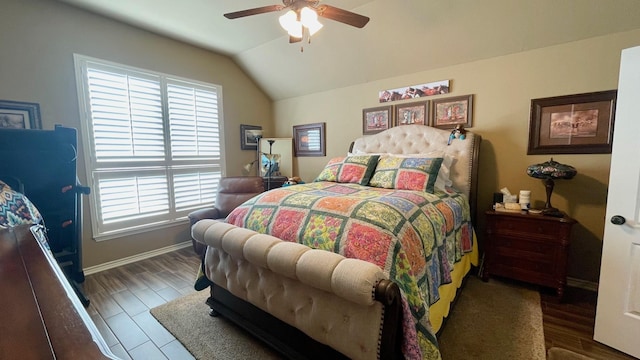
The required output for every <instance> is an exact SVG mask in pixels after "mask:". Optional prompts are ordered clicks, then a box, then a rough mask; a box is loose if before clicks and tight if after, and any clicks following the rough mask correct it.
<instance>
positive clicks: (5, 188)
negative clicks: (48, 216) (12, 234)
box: [0, 180, 42, 228]
mask: <svg viewBox="0 0 640 360" xmlns="http://www.w3.org/2000/svg"><path fill="white" fill-rule="evenodd" d="M40 221H42V216H41V215H40V212H38V209H36V207H35V206H33V204H32V203H31V201H29V199H27V197H26V196H24V195H23V194H21V193H19V192H17V191H14V190H12V189H11V188H10V187H9V185H7V184H6V183H4V182H3V181H1V180H0V228H8V227H13V226H17V225H21V224H37V223H39V222H40Z"/></svg>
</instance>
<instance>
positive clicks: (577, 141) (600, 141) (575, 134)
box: [527, 90, 618, 155]
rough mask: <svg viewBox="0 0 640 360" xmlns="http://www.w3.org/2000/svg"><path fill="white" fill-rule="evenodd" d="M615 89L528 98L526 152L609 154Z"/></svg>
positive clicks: (529, 153) (615, 96)
mask: <svg viewBox="0 0 640 360" xmlns="http://www.w3.org/2000/svg"><path fill="white" fill-rule="evenodd" d="M617 93H618V92H617V90H608V91H598V92H592V93H584V94H575V95H566V96H555V97H548V98H542V99H533V100H531V119H530V121H529V148H528V150H527V154H528V155H533V154H610V153H611V144H612V142H613V123H614V116H615V110H616V109H615V108H616V98H617Z"/></svg>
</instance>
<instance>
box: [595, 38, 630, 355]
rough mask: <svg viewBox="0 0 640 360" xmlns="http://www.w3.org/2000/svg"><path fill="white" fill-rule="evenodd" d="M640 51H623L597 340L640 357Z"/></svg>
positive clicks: (596, 327) (599, 297)
mask: <svg viewBox="0 0 640 360" xmlns="http://www.w3.org/2000/svg"><path fill="white" fill-rule="evenodd" d="M639 143H640V47H635V48H631V49H625V50H623V51H622V61H621V64H620V79H619V81H618V103H617V105H616V116H615V127H614V136H613V153H612V155H611V173H610V176H609V194H608V197H607V213H606V225H605V228H604V241H603V242H604V244H603V248H602V263H601V270H600V281H599V282H600V285H599V289H598V306H597V311H596V325H595V333H594V339H595V340H596V341H599V342H601V343H604V344H606V345H609V346H611V347H613V348H615V349H618V350H620V351H623V352H625V353H628V354H630V355H633V356H634V357H638V358H640V150H639V147H638V144H639Z"/></svg>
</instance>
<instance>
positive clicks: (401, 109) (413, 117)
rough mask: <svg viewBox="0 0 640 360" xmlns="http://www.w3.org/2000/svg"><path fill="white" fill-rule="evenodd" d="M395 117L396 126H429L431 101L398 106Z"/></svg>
mask: <svg viewBox="0 0 640 360" xmlns="http://www.w3.org/2000/svg"><path fill="white" fill-rule="evenodd" d="M394 117H395V124H394V126H400V125H412V124H417V125H429V100H425V101H418V102H412V103H407V104H402V105H396V106H395V111H394Z"/></svg>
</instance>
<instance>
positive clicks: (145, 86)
mask: <svg viewBox="0 0 640 360" xmlns="http://www.w3.org/2000/svg"><path fill="white" fill-rule="evenodd" d="M75 66H76V77H77V82H78V89H79V90H78V93H79V94H78V96H79V99H80V114H81V123H82V135H83V139H84V144H85V151H86V154H85V159H86V168H87V178H88V179H89V180H88V181H89V182H90V184H89V185H90V186H91V190H92V191H91V194H92V195H91V197H90V206H91V212H92V226H93V233H94V237H95V238H96V239H97V240H102V239H106V238H111V237H115V236H122V235H126V234H130V233H133V232H138V231H142V230H145V229H149V228H157V227H159V226H165V225H171V224H173V223H176V222H178V221H184V220H185V219H186V215H187V214H188V213H189V212H190V211H192V210H194V209H197V208H201V207H203V206H206V205H211V204H212V203H213V202H214V200H215V193H216V188H217V185H218V180H219V179H220V177H221V174H222V173H223V165H224V164H223V160H222V156H221V149H222V139H223V136H222V118H221V117H222V89H221V87H220V86H217V85H210V84H204V83H200V82H196V81H192V80H185V79H179V78H177V77H174V76H170V75H166V74H159V73H155V72H152V71H146V70H141V69H135V68H131V67H128V66H124V65H119V64H114V63H110V62H106V61H102V60H98V59H92V58H88V57H85V56H81V55H75Z"/></svg>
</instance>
